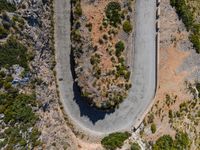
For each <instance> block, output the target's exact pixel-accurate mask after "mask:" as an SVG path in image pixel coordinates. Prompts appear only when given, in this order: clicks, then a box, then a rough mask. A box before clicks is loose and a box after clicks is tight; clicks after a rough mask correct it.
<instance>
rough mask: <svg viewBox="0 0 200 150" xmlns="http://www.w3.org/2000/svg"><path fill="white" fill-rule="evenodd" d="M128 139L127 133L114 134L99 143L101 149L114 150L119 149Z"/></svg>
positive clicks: (128, 134)
mask: <svg viewBox="0 0 200 150" xmlns="http://www.w3.org/2000/svg"><path fill="white" fill-rule="evenodd" d="M129 137H130V133H128V132H124V133H121V132H116V133H112V134H109V135H108V136H106V137H104V138H103V139H102V141H101V144H102V145H103V147H104V148H105V149H107V150H115V149H117V148H121V147H122V145H123V143H124V141H125V140H126V139H128V138H129Z"/></svg>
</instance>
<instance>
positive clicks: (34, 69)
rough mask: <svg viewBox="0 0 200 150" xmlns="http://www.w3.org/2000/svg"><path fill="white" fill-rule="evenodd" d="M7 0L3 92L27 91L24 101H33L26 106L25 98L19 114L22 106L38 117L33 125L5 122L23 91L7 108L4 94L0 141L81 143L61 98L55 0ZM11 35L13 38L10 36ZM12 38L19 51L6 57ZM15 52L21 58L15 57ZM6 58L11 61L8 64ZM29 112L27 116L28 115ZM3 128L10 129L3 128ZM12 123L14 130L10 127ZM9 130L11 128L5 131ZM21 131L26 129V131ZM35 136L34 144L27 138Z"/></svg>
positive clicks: (49, 145)
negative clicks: (57, 78) (10, 0)
mask: <svg viewBox="0 0 200 150" xmlns="http://www.w3.org/2000/svg"><path fill="white" fill-rule="evenodd" d="M3 3H4V4H5V5H4V6H6V8H2V9H1V11H0V12H2V14H1V17H0V22H1V23H0V27H1V29H2V30H0V31H1V33H3V34H1V35H3V36H1V38H0V43H1V45H0V55H1V60H0V61H1V63H0V65H1V74H2V76H1V85H2V82H3V87H2V86H1V91H2V92H4V93H5V92H6V91H8V94H12V93H11V90H13V92H14V91H15V89H16V90H17V91H19V93H23V94H24V95H22V96H25V97H27V99H24V101H28V103H26V104H27V106H26V105H25V106H23V107H22V106H21V105H23V104H21V103H20V104H18V105H20V106H21V107H20V109H18V110H17V109H16V110H15V111H16V114H17V115H20V114H21V115H23V111H25V110H26V111H30V112H25V113H27V115H29V116H27V117H28V118H27V119H32V120H34V121H31V122H33V123H32V125H29V124H27V125H26V124H25V123H24V124H23V125H20V126H17V124H16V126H13V125H12V126H13V128H11V127H10V122H9V123H7V122H5V121H6V120H5V119H6V118H8V117H9V116H8V115H9V114H8V112H9V111H10V109H9V111H8V108H10V107H12V108H13V109H14V108H15V107H14V106H15V103H16V104H17V103H18V99H19V98H21V97H22V96H21V97H16V98H15V97H14V100H15V103H14V104H12V105H8V106H9V107H8V108H7V110H6V111H4V109H3V107H2V106H4V105H5V104H4V103H3V101H1V100H0V107H1V108H0V128H1V142H0V147H1V148H2V147H4V146H5V147H4V148H10V149H22V148H24V147H25V148H36V149H67V148H68V149H77V143H76V140H75V139H76V137H75V136H74V134H73V133H72V132H71V130H70V129H69V128H68V127H67V126H66V122H65V120H64V117H63V114H62V111H61V109H60V105H59V103H58V99H59V97H58V93H57V90H56V82H55V73H54V66H55V60H54V59H55V58H54V45H53V14H52V13H53V3H52V1H48V0H39V1H34V0H23V1H14V4H16V7H15V5H10V4H9V3H6V1H4V2H3ZM1 6H3V5H1ZM7 6H9V7H7ZM10 6H12V7H10ZM13 11H14V12H13ZM10 25H11V26H10ZM10 37H12V38H11V39H10ZM13 38H14V39H13ZM14 40H16V41H17V42H19V41H20V42H19V43H20V44H21V45H19V46H15V45H16V44H15V43H14V42H15V41H14ZM8 41H9V42H10V43H9V45H13V46H14V47H11V48H14V50H15V49H16V50H18V51H19V52H18V53H19V54H20V55H19V56H16V55H15V54H13V55H12V51H11V52H10V54H9V55H6V54H5V56H3V57H2V55H3V54H4V53H2V52H3V51H4V50H5V49H6V48H7V49H8V48H9V47H8V46H6V45H5V43H7V42H8ZM3 45H4V46H3ZM17 48H18V49H17ZM7 57H8V58H7ZM9 57H11V58H9ZM3 58H4V59H3ZM15 58H17V59H16V60H15ZM9 59H10V60H11V61H9ZM4 62H5V63H6V65H5V67H4ZM8 65H9V66H8ZM10 76H11V77H10ZM5 90H6V91H5ZM32 93H33V94H34V97H33V99H32V97H30V98H29V97H28V96H31V95H32ZM4 95H5V94H4ZM26 95H27V96H26ZM2 96H3V95H2V93H1V97H2ZM29 102H31V103H32V102H34V105H32V104H31V105H29ZM30 106H31V107H30ZM23 109H24V110H23ZM20 110H21V112H20ZM17 117H19V116H17ZM25 117H26V116H24V117H23V118H24V120H25ZM31 117H32V118H31ZM12 118H14V117H12ZM34 118H35V119H34ZM16 121H17V120H16ZM5 123H6V124H5ZM3 128H4V129H7V130H2V129H3ZM21 128H23V130H24V129H27V130H25V131H23V132H21V131H20V132H19V133H18V129H21ZM8 129H9V130H11V132H10V133H9V132H7V131H8ZM4 131H6V132H5V133H6V134H5V133H4ZM21 133H23V134H22V135H21ZM18 134H19V135H18ZM25 134H26V135H27V136H26V138H25V137H24V135H25ZM29 136H30V137H29ZM30 139H31V140H33V141H32V142H30V141H29V144H26V142H27V141H28V140H30ZM6 144H7V145H6Z"/></svg>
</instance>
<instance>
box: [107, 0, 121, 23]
mask: <svg viewBox="0 0 200 150" xmlns="http://www.w3.org/2000/svg"><path fill="white" fill-rule="evenodd" d="M120 11H121V5H120V3H118V2H109V4H108V5H107V8H106V17H107V18H108V19H109V22H110V24H111V25H113V26H117V24H120V23H121V12H120Z"/></svg>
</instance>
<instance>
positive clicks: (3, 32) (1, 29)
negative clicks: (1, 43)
mask: <svg viewBox="0 0 200 150" xmlns="http://www.w3.org/2000/svg"><path fill="white" fill-rule="evenodd" d="M8 34H9V31H8V30H6V29H5V28H4V27H2V26H0V39H4V38H6V37H7V36H8Z"/></svg>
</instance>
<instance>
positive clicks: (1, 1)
mask: <svg viewBox="0 0 200 150" xmlns="http://www.w3.org/2000/svg"><path fill="white" fill-rule="evenodd" d="M4 10H5V11H9V12H14V11H16V7H15V5H13V4H11V3H9V2H7V0H0V13H1V12H2V11H4Z"/></svg>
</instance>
